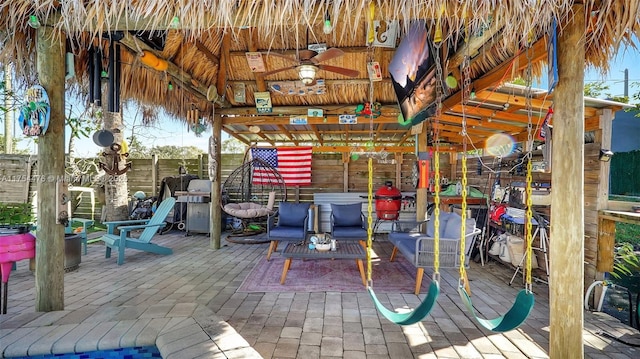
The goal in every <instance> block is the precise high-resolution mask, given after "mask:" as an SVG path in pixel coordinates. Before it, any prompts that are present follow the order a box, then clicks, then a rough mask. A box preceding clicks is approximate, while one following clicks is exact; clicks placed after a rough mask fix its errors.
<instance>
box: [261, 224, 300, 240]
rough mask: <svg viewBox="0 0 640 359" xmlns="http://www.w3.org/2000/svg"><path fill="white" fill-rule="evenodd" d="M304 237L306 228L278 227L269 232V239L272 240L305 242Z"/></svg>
mask: <svg viewBox="0 0 640 359" xmlns="http://www.w3.org/2000/svg"><path fill="white" fill-rule="evenodd" d="M304 236H305V233H304V227H287V226H277V227H275V228H272V229H271V230H270V231H269V238H270V239H271V240H283V239H294V240H303V239H304Z"/></svg>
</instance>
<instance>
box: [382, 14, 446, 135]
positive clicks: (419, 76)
mask: <svg viewBox="0 0 640 359" xmlns="http://www.w3.org/2000/svg"><path fill="white" fill-rule="evenodd" d="M389 73H390V74H391V82H392V83H393V89H394V91H395V93H396V97H397V98H398V104H399V105H400V110H401V111H402V116H403V117H404V122H405V123H411V125H416V124H418V123H420V122H422V121H424V120H426V119H427V118H429V117H431V116H433V115H434V114H435V110H436V84H437V81H436V67H435V59H434V48H433V46H432V43H431V40H430V39H429V36H428V33H427V28H426V24H425V21H424V20H418V21H414V22H413V23H412V24H411V25H410V27H409V29H408V31H407V33H406V35H405V37H404V38H403V39H402V41H400V45H398V48H397V50H396V52H395V54H394V55H393V58H392V59H391V62H390V63H389Z"/></svg>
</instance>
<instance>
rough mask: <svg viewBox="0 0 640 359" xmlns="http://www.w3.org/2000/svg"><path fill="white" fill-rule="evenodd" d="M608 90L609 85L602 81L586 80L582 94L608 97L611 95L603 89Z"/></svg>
mask: <svg viewBox="0 0 640 359" xmlns="http://www.w3.org/2000/svg"><path fill="white" fill-rule="evenodd" d="M608 90H609V85H605V84H604V82H588V83H586V84H584V95H585V96H587V97H594V98H598V97H600V96H602V95H605V96H607V97H610V96H611V95H610V94H609V93H607V92H605V91H608Z"/></svg>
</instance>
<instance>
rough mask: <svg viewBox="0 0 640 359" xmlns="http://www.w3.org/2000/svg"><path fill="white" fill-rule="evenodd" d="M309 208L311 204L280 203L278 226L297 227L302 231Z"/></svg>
mask: <svg viewBox="0 0 640 359" xmlns="http://www.w3.org/2000/svg"><path fill="white" fill-rule="evenodd" d="M310 207H311V203H290V202H280V207H279V209H278V226H285V227H299V228H300V230H302V227H303V226H304V221H305V220H306V219H307V215H308V214H309V208H310ZM272 231H273V230H272Z"/></svg>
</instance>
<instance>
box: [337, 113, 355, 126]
mask: <svg viewBox="0 0 640 359" xmlns="http://www.w3.org/2000/svg"><path fill="white" fill-rule="evenodd" d="M338 123H339V124H341V125H355V124H357V123H358V118H356V115H340V116H338Z"/></svg>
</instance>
